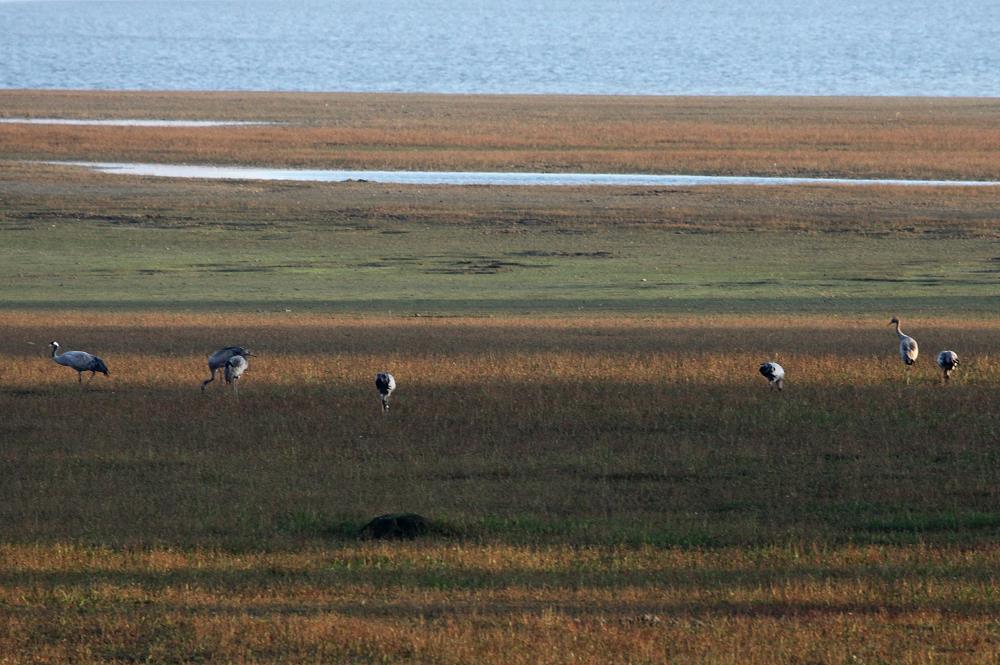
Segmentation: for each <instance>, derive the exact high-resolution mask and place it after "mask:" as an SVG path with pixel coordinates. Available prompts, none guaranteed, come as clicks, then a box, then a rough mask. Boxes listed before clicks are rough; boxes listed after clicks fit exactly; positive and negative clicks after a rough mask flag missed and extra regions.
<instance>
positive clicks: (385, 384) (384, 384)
mask: <svg viewBox="0 0 1000 665" xmlns="http://www.w3.org/2000/svg"><path fill="white" fill-rule="evenodd" d="M375 388H376V390H378V394H379V397H380V398H381V399H382V412H383V413H384V412H386V411H388V410H389V395H391V394H392V391H393V390H395V389H396V379H395V377H393V376H392V374H389V372H379V373H378V374H376V375H375Z"/></svg>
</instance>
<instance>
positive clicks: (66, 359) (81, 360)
mask: <svg viewBox="0 0 1000 665" xmlns="http://www.w3.org/2000/svg"><path fill="white" fill-rule="evenodd" d="M49 346H51V347H52V360H54V361H56V362H57V363H59V364H60V365H65V366H66V367H72V368H73V369H75V370H76V377H77V380H78V382H79V383H80V385H81V386H82V385H83V373H84V372H90V378H89V379H87V383H88V384H89V383H90V382H91V381H93V380H94V374H96V373H97V372H100V373H102V374H103V375H104V376H111V375H110V374H109V373H108V366H107V365H105V364H104V361H103V360H101V359H100V358H98V357H97V356H95V355H92V354H90V353H87V352H86V351H66V352H65V353H60V354H58V355H57V354H56V351H58V350H59V342H52V343H51V344H49Z"/></svg>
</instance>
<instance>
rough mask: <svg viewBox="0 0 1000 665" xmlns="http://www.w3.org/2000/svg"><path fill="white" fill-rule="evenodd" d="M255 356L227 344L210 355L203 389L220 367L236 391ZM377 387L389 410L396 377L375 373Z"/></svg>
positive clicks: (384, 405) (385, 409)
mask: <svg viewBox="0 0 1000 665" xmlns="http://www.w3.org/2000/svg"><path fill="white" fill-rule="evenodd" d="M252 357H254V356H253V354H252V353H250V351H249V350H248V349H246V348H244V347H242V346H226V347H223V348H221V349H219V350H218V351H216V352H215V353H213V354H212V355H210V356H209V357H208V370H209V371H210V372H211V373H212V375H211V376H209V377H208V378H207V379H205V380H204V381H202V383H201V389H202V391H204V390H205V386H207V385H208V384H210V383H211V382H212V381H215V373H216V372H217V371H219V370H220V369H221V370H222V371H223V377H224V378H225V380H226V383H231V384H233V392H234V393H236V381H237V379H239V378H240V376H242V374H243V372H245V371H246V369H247V367H249V366H250V365H249V363H248V362H247V358H252ZM375 389H376V390H378V394H379V399H380V400H381V402H382V411H383V412H385V411H388V410H389V395H391V394H392V391H393V390H395V389H396V379H395V377H393V375H392V374H390V373H389V372H379V373H378V374H376V375H375Z"/></svg>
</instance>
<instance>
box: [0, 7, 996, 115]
mask: <svg viewBox="0 0 1000 665" xmlns="http://www.w3.org/2000/svg"><path fill="white" fill-rule="evenodd" d="M998 45H1000V1H998V0H949V1H948V2H941V1H940V0H879V1H877V2H875V1H872V0H840V1H838V2H829V1H828V0H762V1H758V2H732V1H731V0H699V1H698V2H693V1H691V0H658V1H657V0H617V1H616V0H546V1H544V2H538V1H536V0H503V1H502V2H481V1H479V0H447V1H446V0H378V1H375V0H331V1H327V0H280V1H277V0H245V1H240V2H234V1H222V0H220V1H215V0H187V1H179V2H178V1H169V2H168V1H163V0H119V1H113V2H105V1H100V0H75V1H74V0H63V1H37V0H36V1H23V2H18V1H13V2H12V1H10V0H0V88H97V89H145V90H150V89H162V90H234V89H235V90H302V91H355V92H372V91H376V92H396V91H398V92H421V91H423V92H444V93H594V94H749V95H765V94H766V95H785V94H806V95H814V94H823V95H934V96H1000V46H998Z"/></svg>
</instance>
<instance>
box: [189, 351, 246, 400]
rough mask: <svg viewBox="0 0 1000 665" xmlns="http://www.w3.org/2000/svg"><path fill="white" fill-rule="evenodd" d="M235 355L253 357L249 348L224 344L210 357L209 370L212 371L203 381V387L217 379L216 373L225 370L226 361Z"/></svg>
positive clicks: (203, 388)
mask: <svg viewBox="0 0 1000 665" xmlns="http://www.w3.org/2000/svg"><path fill="white" fill-rule="evenodd" d="M234 356H244V357H252V356H253V354H252V353H250V350H249V349H246V348H244V347H242V346H224V347H222V348H221V349H219V350H218V351H216V352H215V353H213V354H212V355H210V356H209V357H208V371H209V372H211V373H212V375H211V376H210V377H208V378H207V379H205V380H204V381H202V382H201V389H202V390H205V386H207V385H208V384H210V383H211V382H212V381H215V373H216V372H218V371H219V370H224V368H225V367H226V363H227V362H228V361H229V359H230V358H232V357H234Z"/></svg>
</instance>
